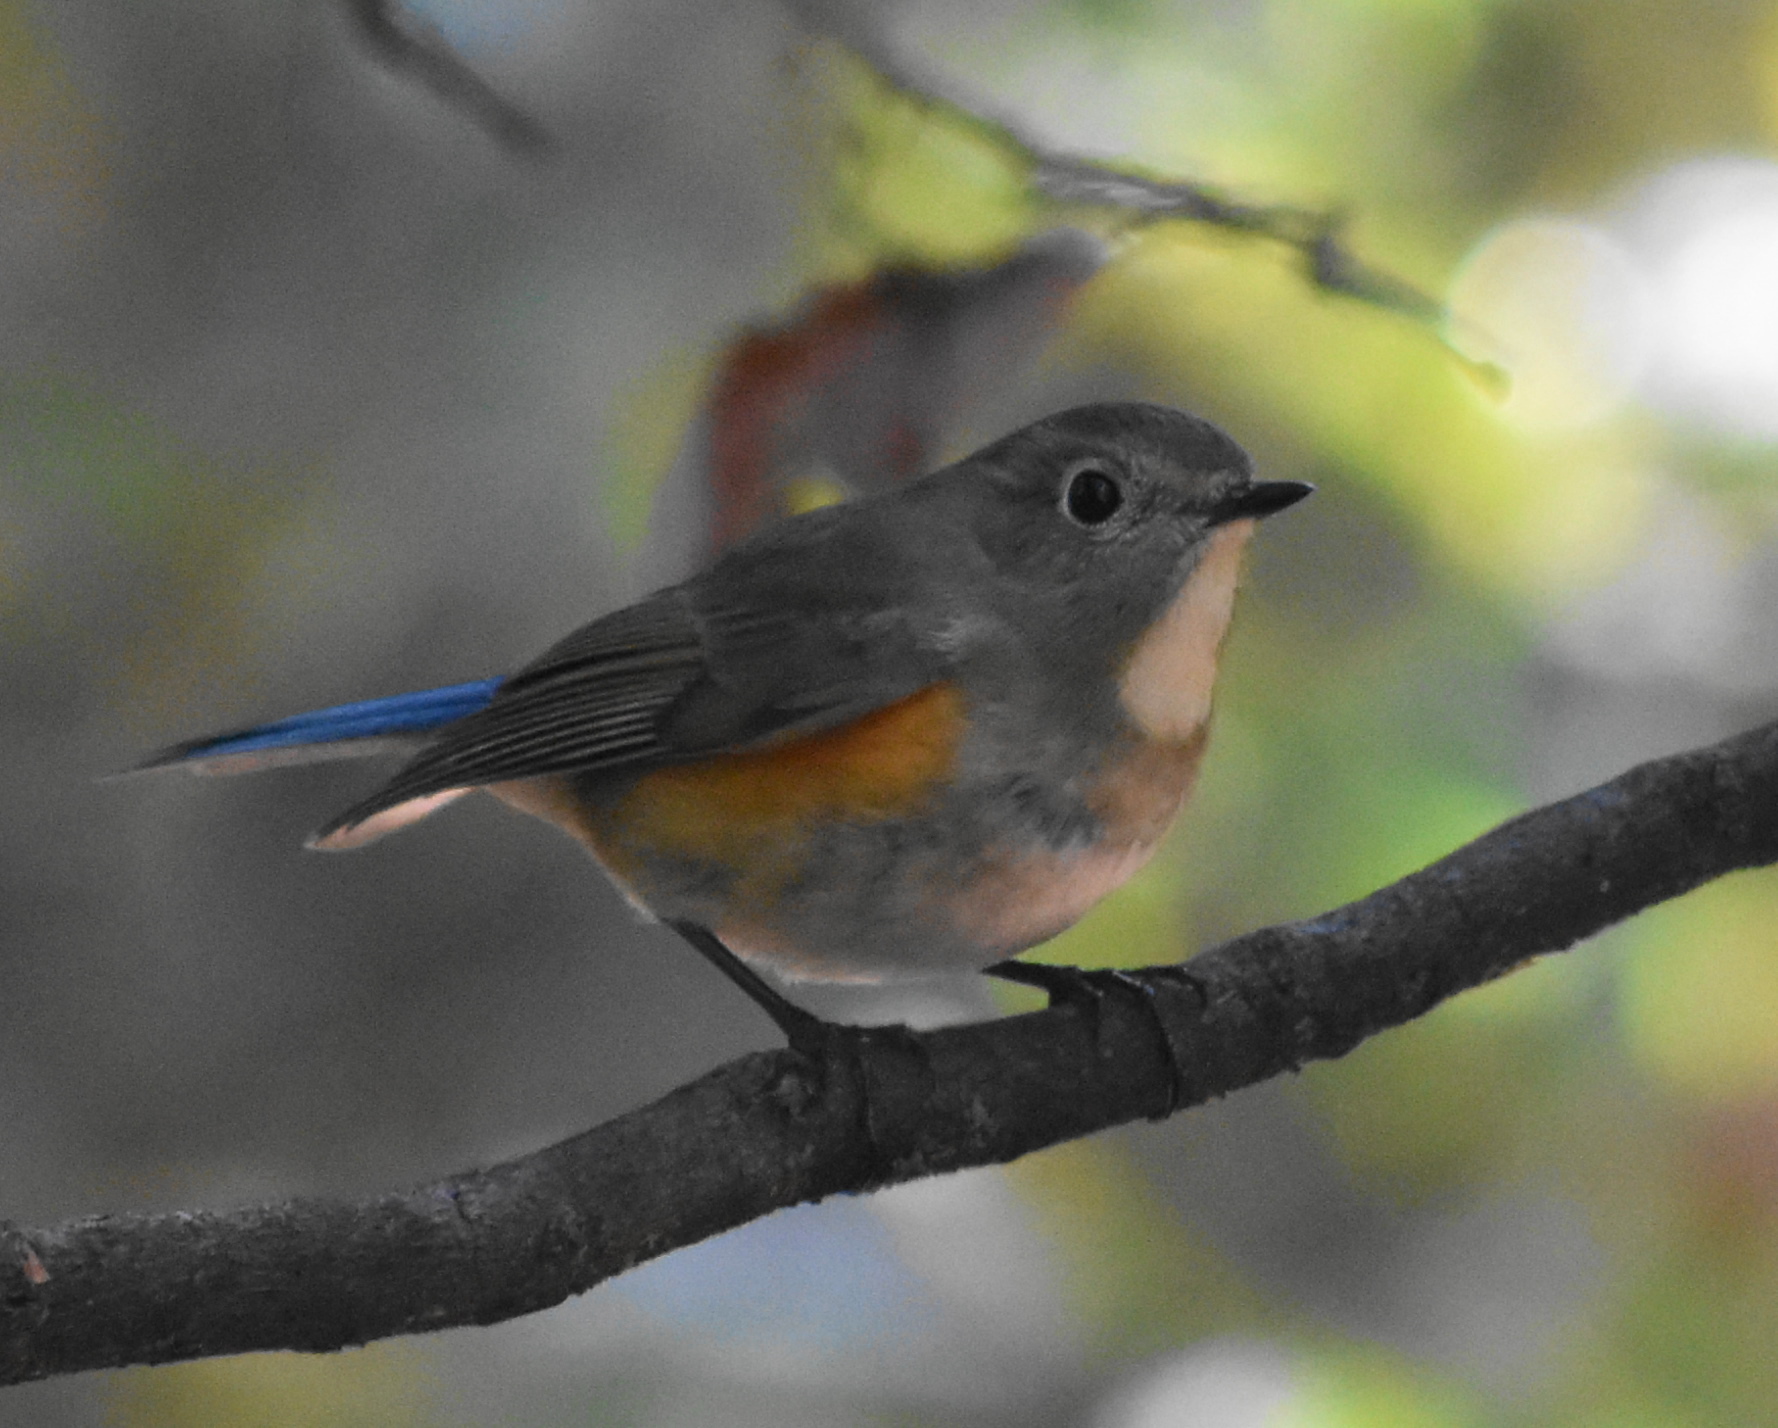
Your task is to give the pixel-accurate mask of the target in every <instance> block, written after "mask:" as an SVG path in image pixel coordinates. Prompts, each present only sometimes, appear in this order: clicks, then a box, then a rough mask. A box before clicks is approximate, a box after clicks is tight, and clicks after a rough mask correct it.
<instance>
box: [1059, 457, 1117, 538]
mask: <svg viewBox="0 0 1778 1428" xmlns="http://www.w3.org/2000/svg"><path fill="white" fill-rule="evenodd" d="M1123 503H1124V493H1123V491H1122V490H1120V489H1119V487H1118V484H1117V482H1115V481H1113V480H1112V479H1111V477H1110V476H1108V475H1107V474H1106V473H1105V472H1104V471H1101V470H1100V469H1099V468H1098V467H1097V466H1084V467H1082V468H1081V469H1080V470H1079V471H1076V472H1075V473H1074V475H1073V476H1071V477H1069V479H1068V490H1067V493H1066V494H1065V495H1064V496H1063V497H1062V504H1063V506H1064V507H1065V508H1066V509H1067V511H1068V514H1069V515H1070V516H1072V517H1073V518H1074V519H1075V520H1077V521H1079V522H1080V523H1081V524H1082V525H1083V526H1097V525H1103V524H1104V523H1105V522H1106V521H1108V520H1110V519H1111V518H1112V517H1113V516H1115V515H1116V514H1117V508H1118V507H1119V506H1121V505H1123Z"/></svg>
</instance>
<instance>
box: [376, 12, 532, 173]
mask: <svg viewBox="0 0 1778 1428" xmlns="http://www.w3.org/2000/svg"><path fill="white" fill-rule="evenodd" d="M345 3H346V13H347V14H348V15H349V16H350V17H351V19H352V23H353V24H354V25H355V26H356V27H357V29H358V33H359V35H360V36H361V37H362V38H363V40H364V42H365V44H366V45H367V46H368V47H369V49H370V51H371V53H372V54H374V55H375V56H376V57H377V59H378V60H379V61H381V62H382V63H383V64H384V65H385V66H387V67H388V68H389V69H392V70H405V71H406V72H407V73H409V74H411V75H412V76H413V77H414V78H415V79H417V80H418V81H419V82H420V83H421V84H423V85H424V86H425V87H426V88H427V89H430V90H431V91H432V92H433V94H435V95H437V96H438V98H439V99H440V100H442V101H443V102H444V103H445V104H447V105H449V106H451V107H452V108H455V109H460V110H462V111H463V112H464V113H465V114H466V115H468V116H469V118H471V119H473V120H474V121H475V122H476V123H477V124H478V125H480V126H481V127H482V128H483V129H484V130H486V131H487V133H488V135H489V136H490V137H491V138H492V139H493V140H494V141H495V142H496V143H498V144H499V145H500V146H501V147H502V148H504V149H507V150H509V151H511V152H512V153H515V154H519V155H522V156H524V157H526V158H533V157H536V156H538V155H540V154H543V153H546V152H547V151H548V150H549V149H550V148H551V147H552V146H553V142H554V141H553V140H552V139H551V138H550V135H549V131H548V130H546V129H545V128H544V127H543V125H541V124H539V123H538V122H537V120H535V119H533V118H532V117H531V116H530V115H529V114H527V113H526V112H525V111H524V110H523V109H521V108H519V106H518V105H516V104H514V103H513V102H512V101H511V100H510V99H508V98H507V97H506V96H505V95H503V94H501V93H500V91H499V90H497V89H495V88H494V86H493V85H491V84H489V83H488V82H487V80H485V79H483V78H482V77H481V76H480V75H479V74H477V73H476V72H475V71H474V70H472V69H471V68H470V67H469V66H468V65H466V64H465V63H464V62H463V57H462V56H461V55H459V54H458V53H457V52H456V51H455V50H454V49H452V48H451V47H450V45H449V44H448V43H446V41H445V40H444V38H443V37H442V36H441V35H439V34H438V33H437V32H436V31H434V30H433V29H431V28H430V27H429V26H427V25H426V24H424V23H423V22H422V21H420V20H418V19H416V18H415V17H414V15H413V14H412V13H411V12H410V11H408V9H407V8H406V7H405V6H404V5H403V4H402V3H401V0H345Z"/></svg>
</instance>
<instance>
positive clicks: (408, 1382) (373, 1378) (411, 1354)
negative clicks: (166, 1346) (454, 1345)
mask: <svg viewBox="0 0 1778 1428" xmlns="http://www.w3.org/2000/svg"><path fill="white" fill-rule="evenodd" d="M430 1377H431V1369H430V1367H429V1365H428V1363H427V1355H426V1353H425V1352H424V1351H423V1350H422V1349H420V1348H418V1347H416V1346H415V1345H414V1344H413V1343H411V1342H396V1343H389V1344H375V1345H372V1346H371V1347H369V1348H364V1349H352V1350H348V1351H347V1352H345V1353H337V1354H287V1353H286V1354H243V1355H241V1356H239V1357H237V1358H228V1359H210V1360H205V1361H201V1362H198V1363H189V1364H172V1365H168V1366H166V1367H162V1368H151V1369H132V1370H130V1371H129V1372H128V1373H126V1374H123V1375H120V1376H119V1377H118V1379H117V1380H116V1381H115V1387H114V1388H113V1390H112V1400H111V1408H112V1419H111V1420H110V1421H114V1422H116V1423H117V1424H118V1425H119V1428H409V1425H411V1428H423V1425H435V1424H443V1423H444V1422H446V1421H447V1420H443V1419H440V1418H438V1417H436V1416H435V1415H434V1414H433V1412H432V1410H431V1408H430V1405H429V1404H428V1398H429V1396H430V1395H429V1393H428V1383H429V1380H430Z"/></svg>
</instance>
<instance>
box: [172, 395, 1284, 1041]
mask: <svg viewBox="0 0 1778 1428" xmlns="http://www.w3.org/2000/svg"><path fill="white" fill-rule="evenodd" d="M1313 489H1314V488H1313V487H1312V486H1310V485H1309V484H1307V483H1305V482H1301V481H1292V480H1259V479H1256V478H1255V476H1254V474H1253V466H1252V462H1251V461H1250V459H1249V458H1248V456H1247V454H1246V453H1245V452H1244V451H1243V450H1242V449H1241V447H1240V446H1238V445H1237V444H1236V443H1235V441H1234V440H1233V439H1232V438H1231V437H1229V436H1228V435H1227V434H1225V433H1224V432H1223V431H1222V430H1220V429H1219V428H1218V427H1216V426H1215V425H1213V424H1212V423H1210V422H1209V421H1206V420H1204V419H1202V418H1200V417H1197V416H1193V415H1191V414H1189V413H1186V412H1183V411H1180V410H1177V409H1174V408H1170V407H1165V406H1160V405H1156V404H1151V403H1145V402H1102V403H1095V404H1091V405H1086V406H1079V407H1074V408H1071V409H1068V410H1065V411H1061V412H1058V413H1056V414H1054V415H1051V416H1049V417H1046V418H1044V419H1042V420H1040V421H1037V422H1034V423H1032V424H1030V425H1027V426H1025V427H1022V428H1020V429H1019V430H1016V431H1014V432H1012V433H1011V434H1009V435H1006V436H1004V437H1002V438H1000V439H999V440H996V441H994V442H992V443H990V444H989V445H987V446H984V447H983V448H981V449H980V450H978V451H976V452H975V453H974V454H972V455H970V456H968V457H965V458H964V459H962V460H960V461H957V462H955V463H954V464H952V465H949V466H946V467H944V468H942V469H940V470H937V471H934V472H932V473H930V474H928V475H926V476H923V477H920V478H918V479H915V480H912V481H909V482H907V483H905V484H903V485H901V486H898V487H896V488H894V489H892V490H888V491H884V492H880V493H876V494H872V495H869V496H865V497H861V498H859V499H857V500H854V501H850V502H844V503H840V504H836V505H830V506H826V507H823V508H820V509H817V510H812V511H807V512H804V513H802V514H799V515H795V516H791V517H788V518H786V519H783V520H781V521H779V522H777V523H776V524H773V525H770V526H768V527H766V528H764V529H762V530H760V531H758V532H756V533H754V534H753V535H751V536H750V537H749V538H747V539H745V540H743V541H741V542H740V543H738V544H736V545H734V546H732V547H730V548H729V549H728V550H727V551H726V552H724V553H723V554H722V555H720V556H719V557H717V558H716V559H715V560H714V561H713V562H712V563H710V564H709V565H708V566H706V567H705V568H704V569H703V570H702V571H701V572H699V573H698V574H696V575H693V576H692V577H691V578H689V579H687V580H685V581H683V582H681V583H678V584H675V585H670V586H668V587H666V588H664V589H661V590H658V591H656V592H655V593H653V594H651V595H649V596H647V597H645V598H643V599H641V600H639V601H637V602H636V603H633V604H630V605H627V606H625V607H623V608H620V609H617V610H614V611H612V612H610V613H608V614H606V615H603V616H601V617H599V618H597V619H594V620H593V621H591V622H590V623H588V624H585V625H582V626H581V627H580V628H578V629H576V630H574V631H573V632H572V633H570V634H568V635H567V636H566V637H565V638H563V639H561V640H560V641H558V642H557V643H556V644H554V645H552V646H551V647H550V648H548V649H546V650H545V651H544V652H543V653H542V654H541V655H539V656H538V657H537V658H536V659H534V660H532V661H531V662H530V663H529V664H526V665H524V666H523V667H521V668H520V669H519V670H518V671H517V672H516V673H514V674H511V675H509V676H506V677H503V678H491V679H482V680H476V681H471V682H468V683H462V684H454V685H449V686H446V687H442V688H437V689H428V690H422V691H418V692H414V693H407V694H397V695H393V696H390V697H386V698H378V699H369V700H364V701H359V702H356V703H351V704H344V705H338V706H334V707H331V708H326V709H319V710H315V711H312V712H309V713H306V714H299V715H296V716H294V717H291V718H285V719H279V720H276V721H275V722H271V723H266V724H260V725H256V726H253V727H250V728H245V729H237V730H233V731H231V732H228V733H222V734H215V735H210V736H207V737H205V738H201V739H194V740H190V741H187V742H184V743H181V744H178V745H175V746H174V747H172V748H169V749H166V750H163V751H162V752H160V753H158V754H156V755H154V756H152V757H151V758H149V759H147V760H145V761H144V762H143V763H141V764H140V765H138V768H139V769H144V770H145V769H158V768H169V767H183V768H187V769H190V770H193V771H196V772H209V773H239V772H248V771H253V770H258V769H262V768H268V767H275V766H278V765H282V764H289V763H299V762H306V761H311V760H317V759H332V758H345V757H352V756H356V755H361V754H371V753H381V752H388V751H397V752H401V753H404V754H405V755H406V761H405V762H404V763H403V764H402V765H401V766H400V767H399V768H398V769H397V770H396V771H395V772H394V774H393V776H392V777H390V778H388V779H387V780H386V781H385V782H384V783H383V784H382V785H381V786H380V787H379V788H377V789H376V790H375V791H374V792H372V793H370V794H369V795H368V796H367V797H365V798H363V799H362V800H360V801H359V802H357V803H355V804H353V805H352V806H351V807H349V808H347V809H346V810H345V811H343V812H342V813H340V814H338V815H337V816H336V817H334V818H333V819H332V820H331V821H329V822H328V823H326V824H325V825H324V826H323V827H322V828H321V829H320V830H319V831H318V832H317V833H316V834H315V835H314V837H313V838H312V839H311V840H310V843H309V846H311V847H314V848H319V849H324V850H344V849H351V848H357V847H361V846H363V845H365V844H367V843H370V842H373V841H375V840H376V839H378V838H381V837H384V836H386V835H388V834H390V833H393V832H395V831H397V830H399V829H402V828H405V827H408V826H410V825H411V824H413V823H415V822H417V821H419V820H420V819H422V818H425V817H427V816H428V815H430V814H432V813H434V812H436V811H437V810H438V809H440V808H441V807H443V806H445V805H446V804H448V803H451V802H453V801H454V800H456V799H457V798H459V797H461V796H463V795H464V794H466V793H469V792H471V791H473V790H477V789H480V790H485V791H486V792H488V793H490V794H492V795H493V796H494V797H495V798H497V799H499V800H501V801H502V802H504V803H506V804H508V805H510V806H511V807H513V808H515V809H518V810H520V811H522V812H524V813H527V814H531V815H534V816H536V817H538V818H540V819H543V820H545V821H546V822H549V823H552V824H554V825H555V826H556V827H558V828H560V829H562V830H563V831H565V832H566V833H568V834H569V835H570V836H571V837H573V838H574V839H576V840H577V841H578V842H579V843H581V844H582V845H583V846H584V847H585V848H586V849H587V851H589V852H590V853H591V854H592V857H593V859H594V860H595V861H596V862H597V863H598V865H599V866H600V867H601V868H602V869H603V870H604V871H605V873H606V874H607V875H609V877H610V878H611V880H612V881H613V882H614V883H615V884H616V885H617V887H618V888H619V889H620V890H621V891H622V893H623V894H624V895H625V896H626V897H627V898H628V899H629V900H630V902H631V903H632V904H634V905H635V906H636V907H637V908H638V909H640V910H641V911H642V912H643V913H644V914H645V915H646V916H648V917H650V918H653V919H658V920H659V921H661V922H664V923H666V924H668V925H669V926H671V927H672V928H673V929H674V930H676V931H677V932H679V933H680V934H681V935H682V936H683V937H684V938H685V940H686V941H687V942H689V943H690V944H691V945H692V946H693V947H694V948H696V949H697V950H698V951H699V952H700V953H702V954H703V955H704V956H705V957H707V958H708V959H709V960H710V961H711V962H712V963H713V964H715V965H716V966H717V967H718V968H719V969H720V970H721V971H723V972H724V974H725V975H727V976H728V977H730V979H731V980H733V981H734V982H735V983H736V984H737V985H739V986H740V987H741V988H742V989H743V990H744V991H746V992H747V993H748V995H750V996H752V997H753V998H754V1000H756V1001H757V1002H759V1004H760V1005H761V1006H762V1007H763V1008H764V1009H765V1010H766V1011H767V1012H768V1013H769V1014H770V1015H772V1016H773V1018H774V1019H775V1020H776V1021H777V1022H778V1024H779V1026H780V1027H781V1028H782V1029H783V1030H784V1031H785V1033H786V1035H787V1036H788V1037H789V1039H790V1041H791V1043H792V1045H793V1046H797V1045H807V1044H809V1043H810V1042H811V1041H812V1040H813V1039H814V1038H815V1037H816V1036H817V1034H818V1028H821V1027H825V1025H826V1023H823V1022H820V1021H819V1020H818V1019H817V1018H815V1017H814V1016H813V1014H811V1013H808V1012H806V1011H804V1010H803V1009H802V1008H800V1007H798V1006H797V1005H796V1004H795V1003H794V1001H792V1000H791V999H790V998H789V997H788V996H786V995H785V993H784V992H782V991H780V990H779V987H778V986H777V985H774V984H773V982H771V981H768V980H767V979H765V978H763V977H761V976H760V975H759V973H760V970H761V969H764V970H766V971H768V972H770V973H772V974H773V975H774V978H775V980H776V982H777V983H779V984H783V983H791V984H794V983H797V982H801V981H830V982H832V981H840V982H847V981H850V982H884V981H893V980H898V979H904V978H910V977H918V976H921V975H928V974H936V973H946V972H956V971H965V970H968V971H988V972H991V973H993V974H994V975H997V976H1006V977H1008V978H1010V979H1012V980H1022V981H1029V982H1032V983H1034V984H1037V985H1042V986H1046V987H1049V988H1051V990H1052V991H1053V990H1054V979H1053V976H1052V974H1051V972H1050V971H1049V970H1048V969H1044V970H1043V971H1041V972H1038V971H1034V970H1032V968H1031V967H1030V965H1029V964H1024V963H1020V962H1017V961H1016V960H1013V959H1015V958H1016V957H1017V956H1018V954H1019V953H1021V952H1023V951H1026V950H1027V949H1029V948H1032V947H1035V946H1037V945H1039V944H1041V943H1043V942H1045V941H1048V940H1049V939H1050V938H1052V937H1054V936H1056V935H1057V934H1058V933H1060V932H1062V931H1063V930H1065V929H1066V928H1068V927H1069V926H1071V925H1072V924H1073V923H1074V922H1075V921H1077V920H1078V919H1079V918H1080V917H1081V916H1082V915H1083V914H1084V913H1085V912H1086V911H1087V910H1088V909H1089V908H1091V907H1092V906H1093V905H1094V904H1095V903H1097V902H1098V901H1099V900H1100V899H1101V898H1103V897H1104V896H1105V895H1106V894H1108V893H1110V892H1111V891H1112V890H1113V889H1115V888H1117V887H1118V886H1120V885H1121V884H1122V883H1124V882H1125V881H1126V880H1127V879H1128V878H1129V877H1130V876H1131V875H1132V874H1134V873H1135V872H1136V871H1137V870H1138V869H1139V868H1140V867H1142V866H1143V864H1144V863H1146V862H1147V860H1148V859H1149V858H1150V856H1151V855H1152V854H1153V853H1154V851H1155V849H1156V847H1157V846H1158V844H1159V843H1160V841H1161V839H1162V837H1163V836H1164V835H1165V834H1166V832H1167V830H1168V829H1169V827H1170V826H1171V825H1172V823H1173V821H1174V819H1175V817H1176V816H1177V815H1178V813H1179V811H1180V809H1181V808H1182V807H1183V806H1184V804H1185V803H1186V801H1187V798H1188V797H1189V794H1190V792H1191V788H1192V785H1193V782H1194V780H1195V778H1196V776H1197V772H1198V768H1199V765H1200V763H1201V761H1202V758H1203V755H1204V750H1205V746H1206V740H1207V738H1208V734H1209V729H1210V716H1211V703H1212V692H1213V688H1214V684H1215V678H1216V670H1217V663H1218V657H1219V654H1220V651H1221V648H1222V644H1223V640H1224V637H1225V635H1226V633H1227V631H1228V627H1229V622H1230V617H1231V613H1232V610H1233V605H1234V600H1235V594H1236V587H1237V584H1238V582H1239V578H1240V573H1241V567H1242V558H1243V552H1244V550H1245V548H1246V546H1247V543H1248V540H1249V538H1250V536H1251V535H1252V533H1253V531H1254V529H1255V526H1256V523H1257V522H1258V521H1259V520H1261V519H1263V518H1264V517H1267V516H1270V515H1272V514H1274V513H1276V512H1279V511H1282V510H1284V509H1285V508H1286V507H1288V506H1291V505H1294V504H1295V503H1296V502H1298V501H1300V500H1301V499H1303V498H1304V497H1305V496H1307V495H1308V494H1309V493H1310V492H1311V491H1312V490H1313Z"/></svg>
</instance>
